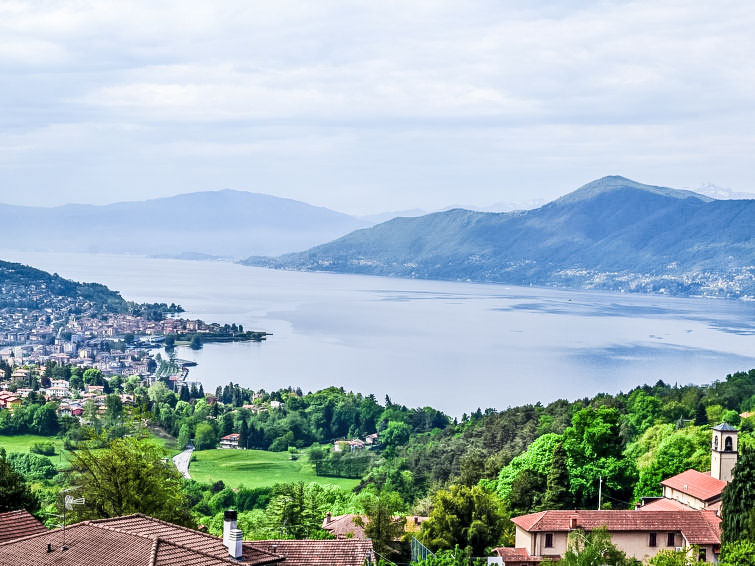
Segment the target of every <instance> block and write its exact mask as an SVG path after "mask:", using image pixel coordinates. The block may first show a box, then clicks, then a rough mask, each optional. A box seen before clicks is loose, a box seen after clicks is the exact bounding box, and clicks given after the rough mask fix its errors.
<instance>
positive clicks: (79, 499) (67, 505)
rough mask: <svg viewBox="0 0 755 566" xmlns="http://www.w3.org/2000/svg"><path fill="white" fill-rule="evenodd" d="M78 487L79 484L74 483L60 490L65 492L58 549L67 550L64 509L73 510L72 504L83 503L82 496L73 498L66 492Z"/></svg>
mask: <svg viewBox="0 0 755 566" xmlns="http://www.w3.org/2000/svg"><path fill="white" fill-rule="evenodd" d="M80 487H81V486H79V485H74V486H71V487H69V488H68V489H64V490H63V491H62V492H61V493H65V494H66V496H65V497H64V498H63V525H62V526H63V546H62V547H60V550H68V546H67V545H66V510H68V511H73V506H74V505H84V498H83V497H77V498H74V497H73V496H72V495H68V492H69V491H73V490H74V489H79V488H80Z"/></svg>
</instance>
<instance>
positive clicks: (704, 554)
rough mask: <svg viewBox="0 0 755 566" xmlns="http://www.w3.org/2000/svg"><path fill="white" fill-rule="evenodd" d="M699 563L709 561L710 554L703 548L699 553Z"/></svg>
mask: <svg viewBox="0 0 755 566" xmlns="http://www.w3.org/2000/svg"><path fill="white" fill-rule="evenodd" d="M697 561H698V562H707V561H708V553H707V552H706V551H705V549H704V548H701V549H700V552H698V553H697Z"/></svg>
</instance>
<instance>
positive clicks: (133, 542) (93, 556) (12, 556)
mask: <svg viewBox="0 0 755 566" xmlns="http://www.w3.org/2000/svg"><path fill="white" fill-rule="evenodd" d="M65 535H66V547H67V549H66V550H63V549H62V545H63V532H62V529H56V530H54V531H46V532H45V533H43V534H39V535H33V536H29V537H25V538H20V539H15V540H12V541H6V542H4V543H0V566H52V565H55V566H68V565H71V566H74V565H75V566H99V565H102V564H108V565H109V566H168V565H176V564H181V565H182V566H184V565H185V566H228V565H229V564H235V565H236V566H239V564H246V565H253V566H256V565H263V564H272V563H275V562H280V561H282V560H283V557H282V556H276V555H274V554H271V553H269V552H266V551H264V550H261V549H257V548H247V545H244V552H243V558H242V561H241V562H239V561H236V560H233V559H232V558H231V557H230V556H229V555H228V551H227V550H226V548H225V546H223V541H222V540H221V539H219V538H216V537H212V536H210V535H205V534H203V533H200V532H199V531H192V530H191V529H186V528H184V527H179V526H177V525H172V524H171V523H166V522H163V521H158V520H156V519H151V518H150V517H144V516H142V515H131V516H129V517H120V518H118V519H112V520H107V519H105V520H102V521H84V522H83V523H77V524H75V525H71V526H70V527H66V532H65ZM48 544H49V545H51V551H50V552H48V550H47V549H48Z"/></svg>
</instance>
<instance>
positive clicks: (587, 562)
mask: <svg viewBox="0 0 755 566" xmlns="http://www.w3.org/2000/svg"><path fill="white" fill-rule="evenodd" d="M559 564H560V565H561V566H603V565H606V566H634V565H637V566H639V564H640V563H639V561H638V560H635V559H634V558H628V557H627V555H626V554H625V553H624V552H623V551H621V550H619V549H618V548H616V546H615V545H614V544H613V543H612V542H611V535H609V534H608V531H607V530H606V529H605V528H600V529H595V530H594V531H591V532H589V533H585V532H584V531H582V530H576V531H572V532H571V533H569V540H568V543H567V549H566V552H565V553H564V556H563V557H562V558H561V560H560V561H559Z"/></svg>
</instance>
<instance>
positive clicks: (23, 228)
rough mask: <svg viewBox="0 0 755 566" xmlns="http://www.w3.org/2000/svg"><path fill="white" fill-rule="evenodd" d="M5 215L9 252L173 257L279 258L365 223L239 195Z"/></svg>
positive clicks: (1, 211) (1, 208)
mask: <svg viewBox="0 0 755 566" xmlns="http://www.w3.org/2000/svg"><path fill="white" fill-rule="evenodd" d="M0 215H2V217H3V219H4V228H5V231H4V232H5V233H4V235H3V244H2V245H3V247H6V248H11V249H18V250H44V251H84V252H110V253H136V254H146V255H175V256H181V255H183V254H187V253H188V254H196V255H198V256H201V255H202V254H206V255H212V256H235V257H246V256H247V255H249V254H250V253H257V254H267V255H270V254H279V253H284V252H287V251H290V250H295V249H302V248H306V247H309V246H313V245H315V244H318V243H321V242H327V241H329V240H332V239H333V238H337V237H339V236H341V235H343V234H347V233H349V232H351V231H352V230H355V229H357V228H360V227H362V226H365V225H367V224H366V223H365V222H363V221H361V220H359V219H356V218H354V217H352V216H349V215H347V214H343V213H340V212H335V211H333V210H330V209H327V208H323V207H316V206H312V205H309V204H306V203H303V202H299V201H295V200H291V199H285V198H279V197H274V196H270V195H264V194H259V193H249V192H243V191H233V190H222V191H206V192H198V193H189V194H183V195H178V196H174V197H166V198H158V199H152V200H146V201H135V202H121V203H115V204H109V205H103V206H96V205H81V204H69V205H64V206H59V207H54V208H44V207H28V206H13V205H2V204H0Z"/></svg>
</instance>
